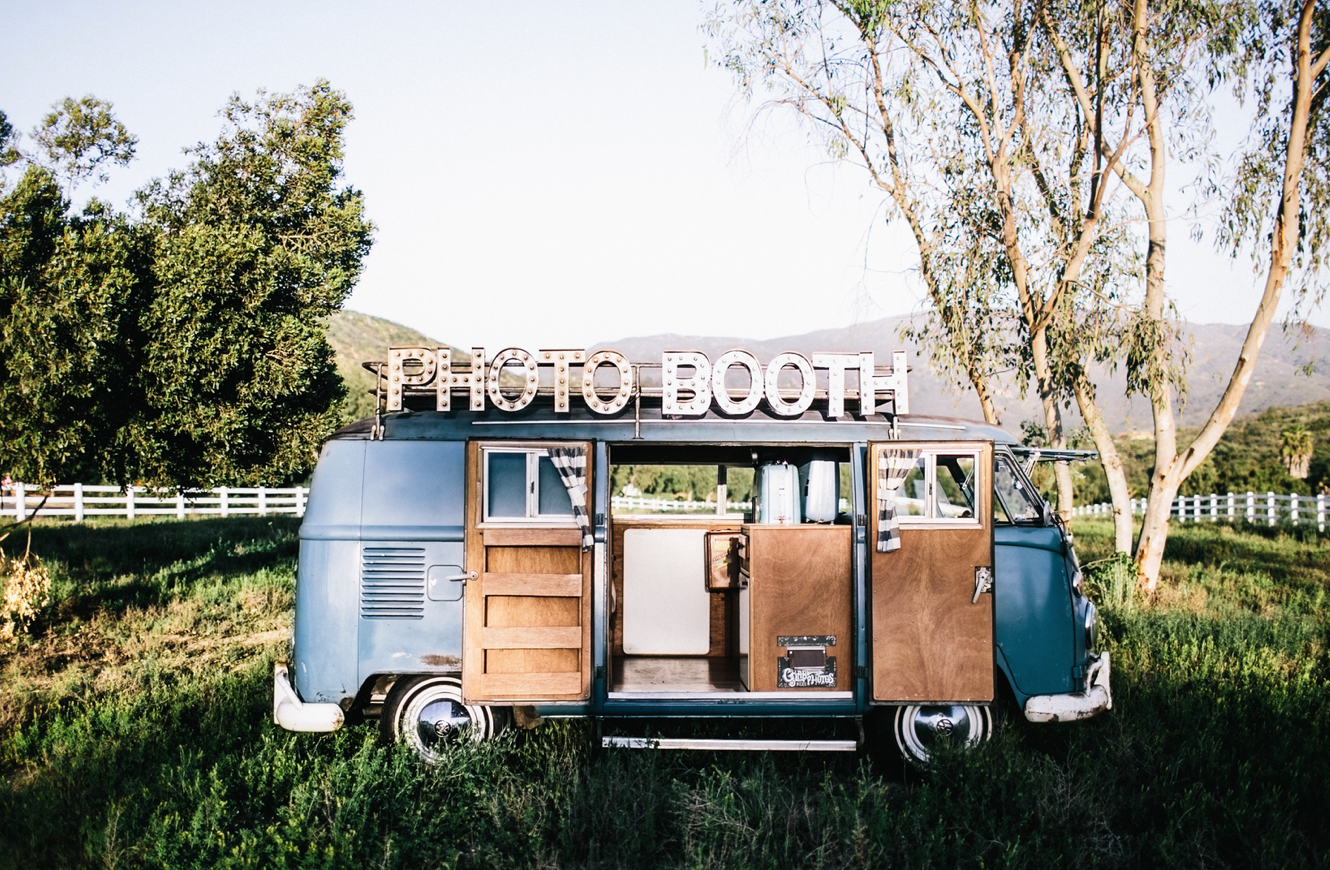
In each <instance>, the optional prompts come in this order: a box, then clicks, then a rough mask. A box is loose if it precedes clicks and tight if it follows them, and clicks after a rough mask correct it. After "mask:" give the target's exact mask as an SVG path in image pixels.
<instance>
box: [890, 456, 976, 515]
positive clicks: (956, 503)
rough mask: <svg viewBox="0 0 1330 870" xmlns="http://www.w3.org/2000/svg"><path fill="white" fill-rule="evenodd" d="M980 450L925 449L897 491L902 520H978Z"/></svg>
mask: <svg viewBox="0 0 1330 870" xmlns="http://www.w3.org/2000/svg"><path fill="white" fill-rule="evenodd" d="M978 474H979V453H978V452H977V451H969V450H928V449H925V450H923V451H922V452H921V453H920V455H919V458H918V459H917V460H916V461H915V463H914V466H913V467H912V468H910V470H909V471H908V472H906V474H905V479H904V481H903V482H902V483H901V486H900V489H898V490H897V491H896V510H897V516H898V517H899V518H900V522H902V523H910V522H927V523H930V524H932V523H945V524H950V523H953V522H954V523H956V524H958V525H962V524H963V525H968V524H972V523H976V522H978V519H977V515H976V510H977V508H976V505H975V492H976V487H978V486H980V485H981V481H979V480H977V476H978Z"/></svg>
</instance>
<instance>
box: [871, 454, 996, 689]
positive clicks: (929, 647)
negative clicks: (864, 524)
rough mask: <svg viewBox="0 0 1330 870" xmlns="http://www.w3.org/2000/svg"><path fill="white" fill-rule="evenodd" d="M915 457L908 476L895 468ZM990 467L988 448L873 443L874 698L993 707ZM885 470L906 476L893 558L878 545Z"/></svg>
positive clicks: (900, 495) (898, 507)
mask: <svg viewBox="0 0 1330 870" xmlns="http://www.w3.org/2000/svg"><path fill="white" fill-rule="evenodd" d="M911 454H913V456H914V462H915V464H914V465H913V466H911V468H912V470H911V471H910V472H909V473H908V475H907V474H905V473H904V472H901V471H899V469H900V468H901V467H903V465H904V464H906V463H908V462H910V456H911ZM891 468H896V469H898V470H897V471H894V472H892V471H890V470H889V469H891ZM992 468H993V447H992V445H991V444H976V443H973V442H970V443H966V442H955V443H941V442H902V441H893V442H886V443H881V444H872V445H870V450H869V477H868V481H869V484H868V487H867V490H868V499H869V505H868V516H869V518H870V529H869V531H870V534H869V546H870V552H871V554H872V555H871V567H872V570H871V580H870V582H871V587H872V594H871V602H872V620H871V621H872V634H871V654H872V698H873V700H874V701H878V702H901V701H909V702H961V701H991V700H993V664H994V663H993V594H992V577H993V498H992V489H993V484H992V479H993V478H992ZM884 472H886V473H888V474H896V475H899V476H904V477H905V480H904V482H903V484H902V486H901V488H900V489H898V490H894V492H895V493H896V495H897V498H896V499H895V502H896V503H895V510H896V512H897V519H898V522H899V530H900V534H899V548H898V549H893V550H889V551H887V552H883V551H882V547H881V546H880V545H879V543H878V537H879V535H878V532H879V525H881V524H882V523H883V520H882V517H881V514H882V508H883V503H882V501H881V499H880V498H879V488H880V487H882V486H884V482H883V481H884V476H883V475H884ZM967 472H969V473H970V474H971V476H972V479H971V481H970V482H969V485H968V490H967V487H966V485H965V483H964V480H963V478H964V477H965V476H966V474H967ZM886 537H890V536H889V535H888V536H886ZM976 589H978V592H977V593H976Z"/></svg>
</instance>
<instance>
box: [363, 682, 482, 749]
mask: <svg viewBox="0 0 1330 870" xmlns="http://www.w3.org/2000/svg"><path fill="white" fill-rule="evenodd" d="M507 724H508V710H507V708H503V707H482V706H479V705H474V704H465V703H463V702H462V682H461V680H459V679H458V678H457V677H455V676H426V677H404V678H402V679H400V680H398V681H397V683H396V685H394V686H393V688H392V691H391V692H389V693H388V698H387V700H386V701H385V703H384V705H383V715H382V717H381V718H380V719H379V728H380V731H381V733H382V734H383V737H384V739H385V740H388V741H390V742H393V743H398V742H401V743H406V744H407V745H408V746H410V747H411V749H412V750H414V751H415V753H416V754H417V755H419V756H420V759H421V760H422V761H424V762H425V763H426V764H437V763H438V762H439V761H440V760H441V759H442V758H443V754H444V752H445V751H447V747H448V746H450V745H455V744H457V743H459V742H462V741H468V740H469V741H476V742H479V741H481V740H488V739H489V738H491V737H493V736H494V735H496V734H498V733H499V732H500V731H502V730H503V729H504V728H505V727H506V726H507Z"/></svg>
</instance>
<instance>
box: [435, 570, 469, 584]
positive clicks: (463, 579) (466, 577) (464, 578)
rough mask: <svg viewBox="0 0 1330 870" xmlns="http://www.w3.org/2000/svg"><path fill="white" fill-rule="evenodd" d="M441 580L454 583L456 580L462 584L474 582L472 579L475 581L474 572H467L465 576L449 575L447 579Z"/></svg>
mask: <svg viewBox="0 0 1330 870" xmlns="http://www.w3.org/2000/svg"><path fill="white" fill-rule="evenodd" d="M443 579H444V580H454V581H456V580H461V581H462V582H463V583H465V582H467V581H468V580H474V579H476V572H475V571H467V572H466V573H465V574H449V575H448V576H447V577H444V578H443Z"/></svg>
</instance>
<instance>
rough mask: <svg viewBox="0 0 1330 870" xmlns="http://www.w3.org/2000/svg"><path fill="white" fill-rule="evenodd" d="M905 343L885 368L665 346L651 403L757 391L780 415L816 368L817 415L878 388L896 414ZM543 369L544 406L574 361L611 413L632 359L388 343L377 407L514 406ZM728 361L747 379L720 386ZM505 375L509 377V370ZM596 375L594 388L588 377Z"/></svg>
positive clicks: (566, 381) (747, 395) (685, 411)
mask: <svg viewBox="0 0 1330 870" xmlns="http://www.w3.org/2000/svg"><path fill="white" fill-rule="evenodd" d="M905 359H906V358H905V351H903V350H898V351H895V352H893V353H892V355H891V362H892V368H891V372H890V373H889V374H886V375H882V374H878V373H877V370H876V366H875V364H874V359H873V352H872V351H864V352H860V353H815V354H813V355H812V357H811V358H809V357H806V356H804V355H803V354H800V353H782V354H777V355H776V357H775V358H774V359H772V360H771V362H769V363H767V365H766V366H765V367H764V366H763V365H762V364H761V363H760V362H758V359H757V357H756V356H754V355H753V354H751V353H749V352H748V351H746V350H731V351H726V352H725V353H723V354H721V355H720V357H719V358H717V360H716V361H715V362H714V363H712V362H711V360H710V358H709V357H708V356H707V355H706V354H705V353H702V352H701V351H693V350H689V351H665V352H664V353H662V354H661V360H660V370H661V412H662V413H663V414H666V415H670V416H685V417H686V416H697V415H701V414H705V413H706V412H707V410H708V409H709V408H710V407H711V405H712V403H713V402H714V403H715V405H716V407H717V408H718V409H719V410H720V411H721V412H722V413H725V414H747V413H749V412H751V411H753V410H754V409H756V408H757V406H758V405H760V404H761V403H762V402H763V401H764V400H765V401H766V403H767V405H768V407H770V409H771V410H772V412H773V413H775V414H777V415H779V416H782V417H798V416H800V415H801V414H803V413H804V411H807V410H808V409H809V408H810V407H811V406H812V404H813V400H814V399H815V398H816V397H817V372H816V371H815V370H816V369H825V370H826V372H827V388H826V399H827V416H828V417H832V418H839V417H843V416H844V415H845V400H846V398H857V399H858V406H859V407H858V413H859V415H860V416H862V417H867V416H868V415H870V414H873V413H875V412H876V409H877V403H878V399H879V397H884V396H885V394H888V393H889V394H890V395H891V398H892V400H893V402H894V404H895V410H896V413H897V414H908V413H909V412H910V405H909V390H908V384H907V370H906V369H907V367H906V362H905ZM542 367H550V368H552V371H551V372H550V374H551V375H552V383H553V388H552V392H553V395H554V410H555V411H559V412H565V413H566V412H567V411H568V410H569V404H568V403H569V397H570V394H571V393H572V392H573V386H572V384H573V379H572V370H573V368H574V367H577V368H580V369H581V370H582V378H581V389H580V392H581V394H582V399H583V401H584V402H585V403H586V406H587V408H589V409H590V410H591V411H592V412H594V413H596V414H615V413H618V412H619V411H621V410H623V409H624V407H625V406H627V404H628V400H629V399H631V398H632V397H633V393H634V390H635V389H636V388H637V387H638V386H639V385H638V384H636V383H635V382H634V380H635V377H636V373H637V371H638V369H639V368H640V367H641V366H640V365H634V364H633V363H630V362H629V361H628V358H627V357H625V356H624V355H623V354H621V353H619V352H618V351H613V350H601V351H597V352H595V353H593V354H587V352H586V351H585V350H540V351H537V352H536V353H534V354H533V353H529V352H527V351H525V350H522V349H521V348H517V347H510V348H507V349H506V350H502V351H499V353H497V354H495V355H494V358H493V359H492V360H490V361H489V363H488V364H487V363H486V361H485V349H484V348H483V347H473V348H472V349H471V362H470V364H465V363H462V362H461V361H454V360H453V358H452V348H447V347H435V348H428V347H414V346H413V347H389V348H388V365H387V371H386V372H385V373H384V375H385V377H386V378H387V406H386V409H387V410H388V411H389V412H392V411H400V410H402V401H403V399H404V398H405V396H407V395H408V394H412V395H422V394H430V393H432V394H433V395H434V396H435V410H438V411H449V410H451V409H452V396H453V392H454V391H457V392H459V393H462V394H464V395H466V396H467V397H468V399H469V408H470V410H472V411H483V410H485V403H486V401H487V400H488V401H489V402H490V403H491V404H493V405H494V406H495V407H496V408H499V409H500V410H503V411H520V410H521V409H522V408H525V407H526V406H527V405H529V404H531V402H532V401H533V400H534V399H535V398H536V394H537V392H538V391H539V390H540V382H541V368H542ZM732 369H743V370H746V371H747V372H748V376H749V385H748V387H747V388H739V390H738V394H736V389H735V387H734V386H732V385H731V386H729V387H727V386H726V384H725V378H726V375H728V374H729V372H730V370H732ZM786 369H793V370H794V372H796V373H797V374H798V378H799V384H800V386H799V389H798V394H797V395H794V394H793V391H792V390H788V389H782V388H780V387H779V380H780V377H781V373H782V372H783V371H785V370H786ZM608 371H613V372H615V373H616V374H617V381H616V382H614V383H609V382H606V381H605V379H604V375H605V374H607V373H608ZM850 371H856V372H858V374H859V389H857V390H854V391H850V390H848V389H847V388H846V381H845V375H846V372H850ZM514 376H515V377H514ZM598 376H600V377H601V378H602V385H601V386H599V387H597V384H596V378H597V377H598Z"/></svg>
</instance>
